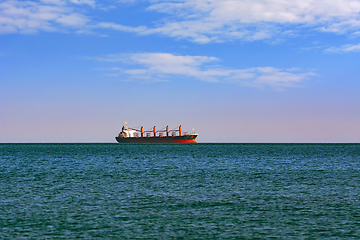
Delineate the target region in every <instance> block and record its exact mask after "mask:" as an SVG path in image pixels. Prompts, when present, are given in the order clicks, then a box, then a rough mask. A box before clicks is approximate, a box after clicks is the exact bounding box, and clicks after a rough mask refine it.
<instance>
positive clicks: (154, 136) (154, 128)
mask: <svg viewBox="0 0 360 240" xmlns="http://www.w3.org/2000/svg"><path fill="white" fill-rule="evenodd" d="M154 137H156V126H154Z"/></svg>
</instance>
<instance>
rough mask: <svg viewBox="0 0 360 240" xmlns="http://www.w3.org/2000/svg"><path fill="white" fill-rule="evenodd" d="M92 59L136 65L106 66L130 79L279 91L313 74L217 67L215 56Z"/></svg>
mask: <svg viewBox="0 0 360 240" xmlns="http://www.w3.org/2000/svg"><path fill="white" fill-rule="evenodd" d="M93 59H95V60H97V61H103V62H112V63H117V62H122V63H126V64H128V65H134V66H136V67H135V68H130V69H129V68H120V67H115V68H109V69H106V70H107V71H108V72H109V74H108V76H122V77H126V78H127V79H130V80H146V81H166V80H167V79H172V78H174V77H176V76H179V77H187V78H192V79H197V80H201V81H206V82H222V83H235V84H240V85H245V86H251V87H271V88H273V89H275V90H279V91H282V90H285V89H286V88H289V87H299V86H301V85H302V84H303V82H304V81H305V80H308V79H309V78H310V77H312V76H315V75H316V74H315V73H313V72H305V73H304V72H300V71H299V69H297V68H291V69H287V70H283V69H277V68H273V67H254V68H248V69H227V68H224V67H222V66H219V65H218V63H219V61H220V60H219V59H218V58H215V57H208V56H179V55H173V54H170V53H136V54H113V55H107V56H104V57H97V58H93ZM215 63H216V64H215ZM103 70H105V69H103Z"/></svg>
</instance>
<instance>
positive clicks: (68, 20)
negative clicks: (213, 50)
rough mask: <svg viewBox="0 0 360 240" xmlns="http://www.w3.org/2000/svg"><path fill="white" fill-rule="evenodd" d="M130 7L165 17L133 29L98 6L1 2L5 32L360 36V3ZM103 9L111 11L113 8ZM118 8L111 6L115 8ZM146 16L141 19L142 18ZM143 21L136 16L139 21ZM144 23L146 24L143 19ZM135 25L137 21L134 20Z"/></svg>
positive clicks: (81, 1) (163, 0) (293, 0)
mask: <svg viewBox="0 0 360 240" xmlns="http://www.w3.org/2000/svg"><path fill="white" fill-rule="evenodd" d="M117 2H118V4H123V5H127V4H128V3H133V4H136V3H138V2H141V4H142V5H141V6H143V4H144V3H145V4H147V10H148V11H155V12H160V13H164V14H165V15H164V14H161V15H158V16H159V18H158V19H157V21H156V22H152V23H150V24H149V23H144V24H145V25H146V26H145V25H143V26H138V27H132V26H127V25H126V24H125V23H120V22H106V21H103V22H102V21H99V22H95V21H91V17H90V16H85V15H84V13H83V9H81V8H84V7H85V6H90V7H92V8H95V7H96V6H97V4H96V2H95V0H40V1H19V0H5V1H2V2H0V32H3V33H14V32H19V33H28V32H37V31H59V30H64V28H65V29H69V28H70V27H71V28H77V30H76V32H79V33H80V32H82V33H91V32H93V31H94V30H95V29H111V30H116V31H125V32H134V33H137V34H139V35H150V34H161V35H165V36H169V37H173V38H183V39H188V40H190V41H193V42H198V43H209V42H224V41H232V40H236V39H242V40H245V41H256V40H271V41H275V40H281V39H283V38H287V37H289V36H300V35H301V34H303V33H304V32H305V31H309V30H310V31H325V32H333V33H336V34H349V35H351V36H356V35H359V32H360V0H177V1H173V0H142V1H137V0H118V1H117ZM97 7H99V9H103V10H107V9H108V8H107V7H104V6H102V7H100V6H97ZM113 7H114V6H109V8H113ZM139 14H141V13H139ZM135 17H137V16H134V18H135ZM140 19H141V18H140ZM129 21H131V19H129Z"/></svg>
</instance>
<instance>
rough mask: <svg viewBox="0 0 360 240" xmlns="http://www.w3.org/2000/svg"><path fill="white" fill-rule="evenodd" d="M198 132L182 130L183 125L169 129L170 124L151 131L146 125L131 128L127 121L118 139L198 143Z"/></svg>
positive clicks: (141, 141)
mask: <svg viewBox="0 0 360 240" xmlns="http://www.w3.org/2000/svg"><path fill="white" fill-rule="evenodd" d="M197 136H198V134H197V133H195V132H194V129H193V133H191V134H189V133H187V132H182V128H181V125H180V126H179V128H178V129H175V130H169V126H166V128H164V129H162V130H159V131H157V130H156V126H154V128H152V129H151V130H149V131H144V127H141V128H140V129H135V128H129V127H128V125H127V123H126V122H125V126H123V127H122V130H121V132H120V133H119V135H118V136H117V137H115V139H116V141H117V142H119V143H196V140H195V139H196V137H197Z"/></svg>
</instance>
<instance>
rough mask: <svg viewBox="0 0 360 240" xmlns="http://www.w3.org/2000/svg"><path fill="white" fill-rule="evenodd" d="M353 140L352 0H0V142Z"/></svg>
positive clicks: (359, 34)
mask: <svg viewBox="0 0 360 240" xmlns="http://www.w3.org/2000/svg"><path fill="white" fill-rule="evenodd" d="M125 121H126V122H128V124H129V126H130V127H133V128H140V127H141V126H144V129H145V130H149V129H151V128H152V127H153V126H157V129H162V128H163V127H166V126H167V125H169V127H170V128H171V129H175V128H178V126H179V125H180V124H181V125H182V128H183V130H184V131H189V132H191V131H192V128H195V131H196V132H197V133H198V134H199V136H198V139H197V140H198V142H239V143H359V142H360V0H331V1H326V0H103V1H98V0H38V1H18V0H0V142H2V143H8V142H9V143H10V142H14V143H33V142H35V143H37V142H39V143H43V142H44V143H46V142H115V139H114V137H115V136H117V134H118V133H119V131H120V130H121V127H122V126H123V125H124V122H125Z"/></svg>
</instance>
